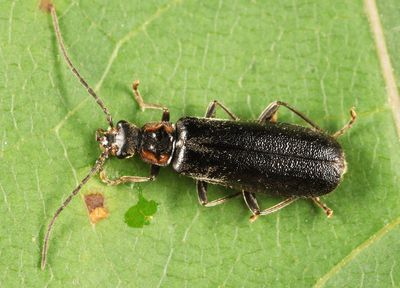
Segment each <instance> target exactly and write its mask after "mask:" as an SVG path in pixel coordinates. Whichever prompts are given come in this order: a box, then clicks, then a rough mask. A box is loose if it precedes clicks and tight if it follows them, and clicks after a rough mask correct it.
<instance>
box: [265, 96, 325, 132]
mask: <svg viewBox="0 0 400 288" xmlns="http://www.w3.org/2000/svg"><path fill="white" fill-rule="evenodd" d="M281 106H283V107H286V108H287V109H289V110H290V111H292V112H293V113H294V114H296V115H297V116H299V117H300V118H301V119H303V120H304V121H306V122H307V123H308V124H309V125H310V126H311V127H313V128H314V129H316V130H317V131H322V129H321V128H320V127H319V126H318V125H317V124H315V123H314V122H313V121H311V120H310V119H309V118H308V117H307V116H306V115H304V114H303V113H301V112H300V111H298V110H297V109H296V108H294V107H292V106H290V105H289V104H287V103H285V102H282V101H274V102H272V103H271V104H269V105H268V106H267V108H265V109H264V111H262V112H261V114H260V116H259V117H258V123H260V124H264V123H266V122H267V121H270V122H272V123H275V122H276V120H277V112H278V109H279V107H281Z"/></svg>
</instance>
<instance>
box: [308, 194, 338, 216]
mask: <svg viewBox="0 0 400 288" xmlns="http://www.w3.org/2000/svg"><path fill="white" fill-rule="evenodd" d="M311 199H312V200H313V201H314V203H315V204H316V205H317V206H318V207H319V208H321V209H322V210H324V212H325V214H326V216H327V217H328V218H331V217H332V216H333V210H332V209H331V208H329V207H328V206H326V204H325V203H323V202H321V199H320V198H319V197H312V198H311Z"/></svg>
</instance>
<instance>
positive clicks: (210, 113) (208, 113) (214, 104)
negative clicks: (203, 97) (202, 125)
mask: <svg viewBox="0 0 400 288" xmlns="http://www.w3.org/2000/svg"><path fill="white" fill-rule="evenodd" d="M217 106H219V107H221V108H222V110H224V111H225V113H226V114H228V115H229V117H231V118H232V119H233V120H235V121H238V120H239V117H237V116H236V115H235V114H234V113H232V112H231V111H230V110H229V109H228V108H227V107H226V106H225V105H223V104H221V103H219V102H218V101H217V100H214V101H212V102H211V103H210V104H209V105H208V108H207V111H206V115H205V117H206V118H215V112H216V110H217Z"/></svg>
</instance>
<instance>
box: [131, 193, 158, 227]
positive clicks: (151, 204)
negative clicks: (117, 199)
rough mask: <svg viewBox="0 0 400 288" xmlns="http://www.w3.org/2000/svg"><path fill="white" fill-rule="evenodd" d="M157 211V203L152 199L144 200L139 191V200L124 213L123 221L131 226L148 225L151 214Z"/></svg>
mask: <svg viewBox="0 0 400 288" xmlns="http://www.w3.org/2000/svg"><path fill="white" fill-rule="evenodd" d="M156 212H157V203H156V202H155V201H153V200H150V201H149V200H146V199H145V198H144V197H143V195H142V193H140V192H139V201H138V203H137V204H136V205H134V206H132V207H131V208H129V209H128V211H126V213H125V223H126V224H128V226H130V227H133V228H142V227H143V226H144V225H149V224H150V222H151V219H152V218H153V217H152V216H153V215H154V214H155V213H156Z"/></svg>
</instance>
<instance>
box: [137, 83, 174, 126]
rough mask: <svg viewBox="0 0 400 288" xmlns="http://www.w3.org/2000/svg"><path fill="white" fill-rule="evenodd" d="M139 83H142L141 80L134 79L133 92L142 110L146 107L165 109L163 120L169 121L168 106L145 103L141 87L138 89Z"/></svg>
mask: <svg viewBox="0 0 400 288" xmlns="http://www.w3.org/2000/svg"><path fill="white" fill-rule="evenodd" d="M139 83H140V82H139V80H135V81H133V84H132V89H133V94H134V96H135V100H136V102H137V103H138V105H139V107H140V110H142V111H144V110H146V109H158V110H163V115H162V118H161V121H166V122H167V121H169V110H168V108H167V107H164V106H162V105H159V104H150V103H145V102H144V101H143V98H142V95H140V92H139V89H138V87H139Z"/></svg>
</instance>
